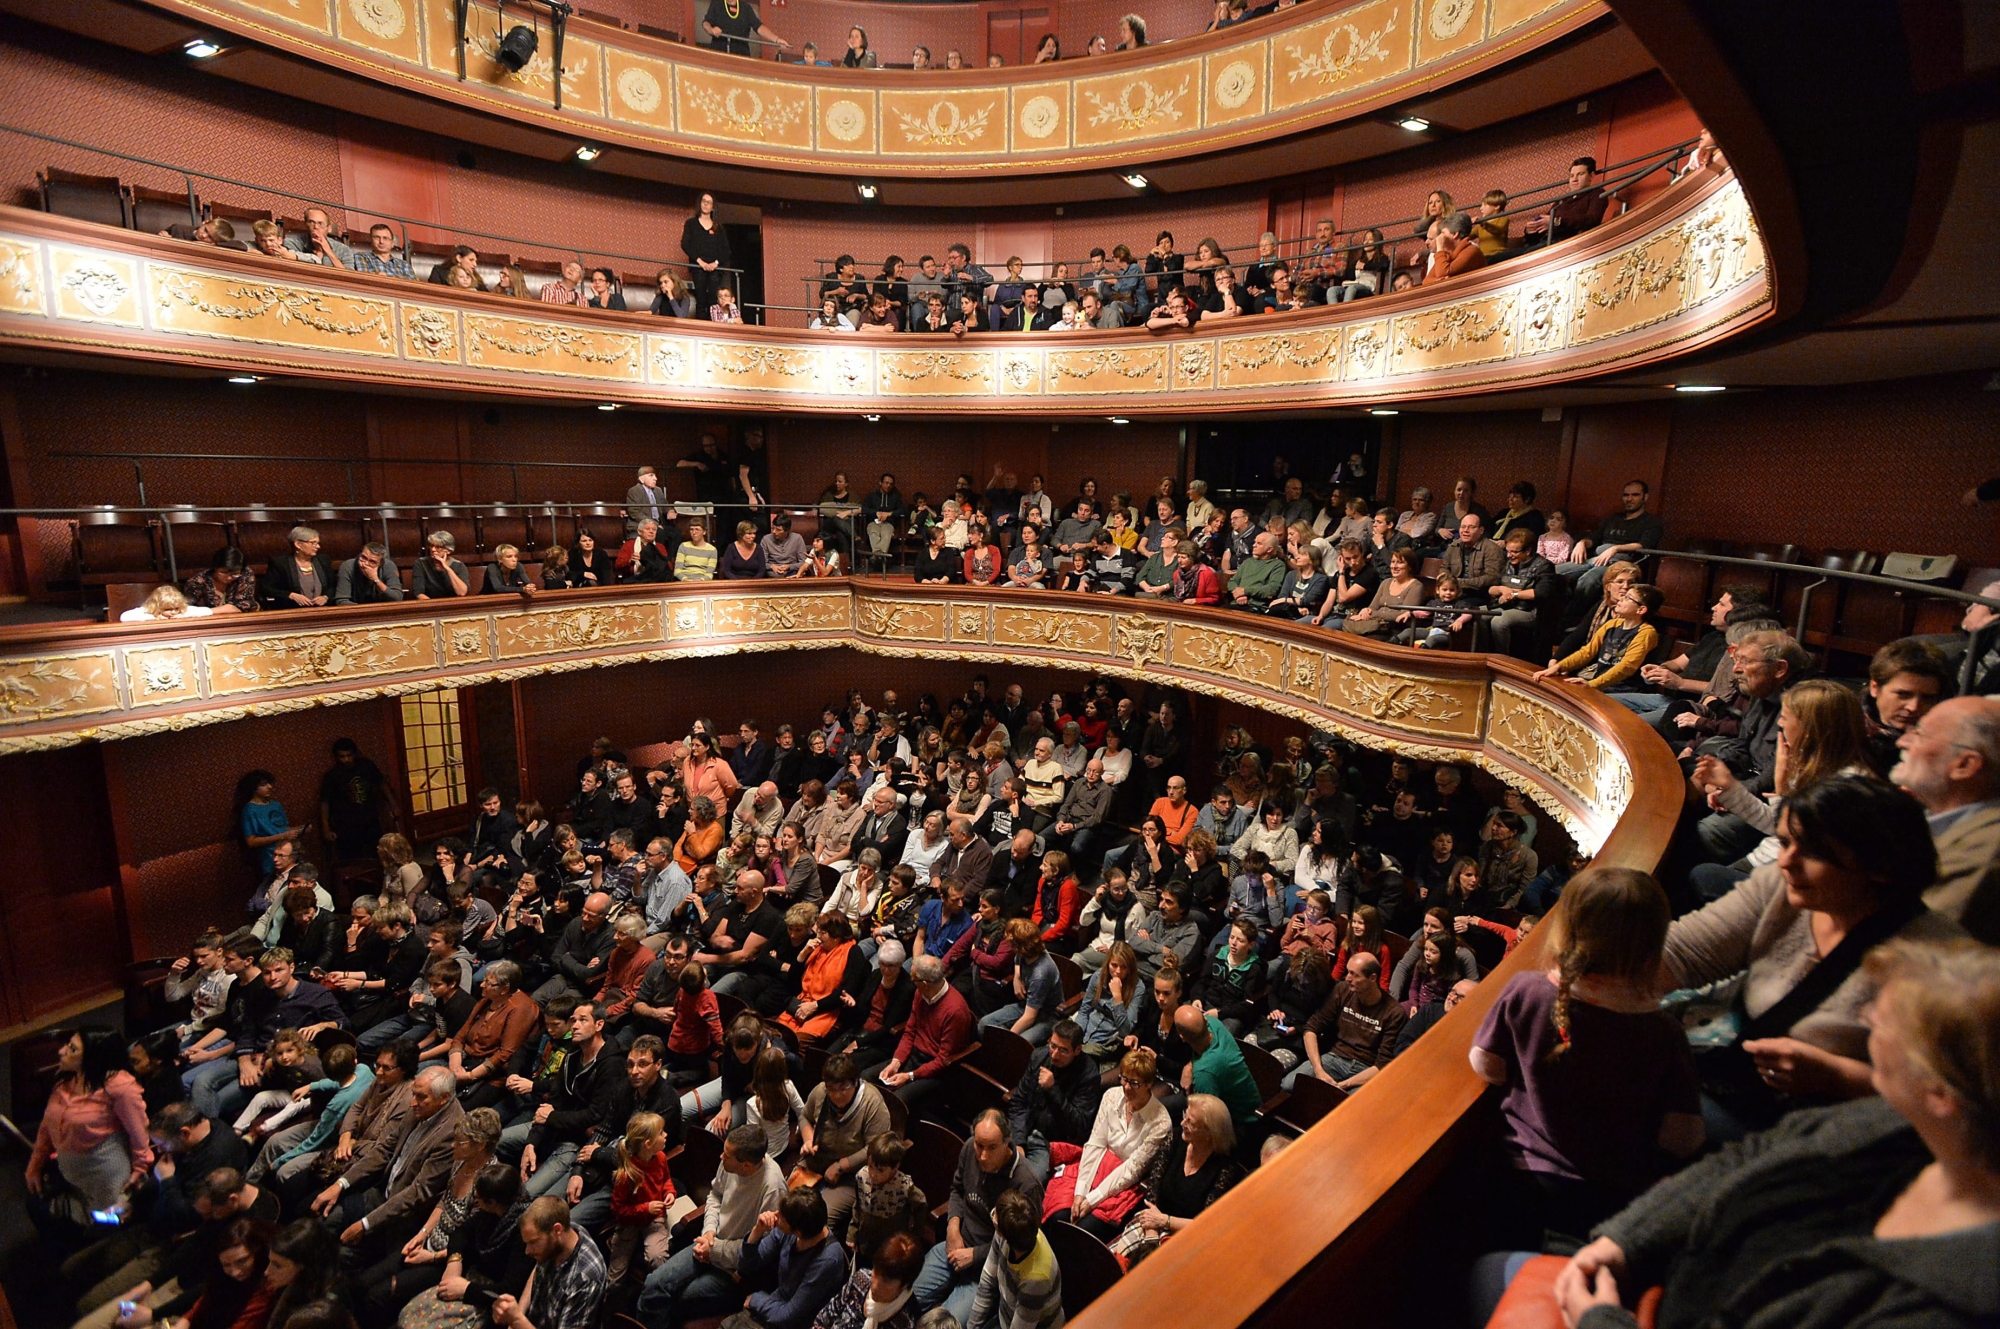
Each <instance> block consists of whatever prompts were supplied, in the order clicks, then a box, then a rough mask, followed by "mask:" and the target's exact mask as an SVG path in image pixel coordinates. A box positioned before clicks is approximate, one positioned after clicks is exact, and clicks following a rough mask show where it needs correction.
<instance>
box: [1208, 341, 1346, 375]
mask: <svg viewBox="0 0 2000 1329" xmlns="http://www.w3.org/2000/svg"><path fill="white" fill-rule="evenodd" d="M1221 346H1222V381H1221V386H1222V387H1225V388H1240V387H1264V386H1268V385H1270V384H1274V383H1325V382H1329V381H1331V380H1334V379H1337V378H1338V377H1339V376H1340V332H1339V330H1338V329H1330V330H1328V331H1325V332H1293V333H1277V334H1273V335H1270V336H1264V337H1234V338H1225V339H1223V341H1222V343H1221Z"/></svg>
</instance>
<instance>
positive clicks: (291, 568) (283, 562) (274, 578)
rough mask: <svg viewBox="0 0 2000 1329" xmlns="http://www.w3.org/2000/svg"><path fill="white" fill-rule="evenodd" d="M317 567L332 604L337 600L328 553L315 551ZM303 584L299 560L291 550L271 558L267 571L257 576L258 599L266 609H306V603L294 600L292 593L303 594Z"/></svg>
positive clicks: (322, 589) (321, 592) (326, 595)
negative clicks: (300, 603) (300, 581)
mask: <svg viewBox="0 0 2000 1329" xmlns="http://www.w3.org/2000/svg"><path fill="white" fill-rule="evenodd" d="M312 565H313V571H314V572H316V573H318V574H319V585H320V594H322V595H324V596H325V597H326V602H327V603H328V604H332V603H333V564H332V563H330V562H328V561H327V558H326V556H325V555H324V554H314V555H313V559H312ZM302 593H303V591H302V588H301V587H300V585H299V564H298V560H297V559H296V558H295V557H294V556H293V555H292V554H291V553H290V552H289V551H288V552H286V553H283V554H280V555H278V556H277V557H276V558H274V559H272V560H271V566H270V567H269V568H268V569H267V570H266V571H265V573H264V575H263V576H261V577H259V578H257V602H258V603H259V604H261V605H263V606H264V608H266V609H302V608H304V606H303V605H296V604H293V603H292V599H291V597H292V596H293V595H295V594H302Z"/></svg>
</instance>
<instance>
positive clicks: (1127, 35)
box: [702, 0, 1299, 71]
mask: <svg viewBox="0 0 2000 1329" xmlns="http://www.w3.org/2000/svg"><path fill="white" fill-rule="evenodd" d="M1298 3H1299V0H1265V2H1264V3H1262V4H1258V5H1255V6H1253V5H1251V4H1250V3H1249V0H1216V6H1215V16H1214V17H1213V18H1212V19H1211V20H1210V21H1209V24H1208V26H1207V27H1205V28H1203V29H1202V31H1203V32H1204V33H1208V32H1220V31H1222V30H1224V29H1226V28H1233V27H1235V26H1236V25H1238V24H1240V23H1247V22H1249V21H1251V20H1252V19H1259V18H1264V17H1266V16H1267V15H1271V14H1276V13H1281V12H1282V11H1284V10H1287V9H1290V8H1292V7H1293V6H1294V5H1296V4H1298ZM702 30H703V31H704V32H706V33H707V34H708V35H709V37H710V38H711V39H712V40H713V41H714V43H715V47H716V49H718V50H727V51H730V52H731V53H733V54H738V55H749V54H751V53H752V50H753V48H755V47H757V46H759V45H764V46H771V47H775V48H776V49H777V50H778V51H779V52H784V51H789V50H791V49H792V47H791V43H790V42H788V41H786V40H785V39H783V38H782V37H779V36H777V35H776V34H775V33H773V32H771V31H770V30H769V29H767V28H765V27H764V26H763V22H762V20H761V19H760V18H759V17H758V15H757V12H756V10H755V9H754V7H752V6H751V5H750V4H748V3H740V4H737V5H736V6H735V8H733V9H732V8H731V7H730V4H729V3H728V0H710V4H709V6H708V10H707V13H706V14H705V15H704V17H703V20H702ZM1161 40H1167V39H1162V38H1159V37H1156V36H1154V35H1153V33H1152V32H1151V30H1150V29H1149V27H1148V25H1147V23H1146V20H1145V19H1144V18H1142V17H1141V16H1140V15H1138V14H1125V15H1122V16H1121V17H1120V18H1119V20H1118V43H1117V45H1116V46H1113V45H1112V44H1111V43H1110V42H1109V41H1108V40H1107V39H1106V38H1105V37H1104V36H1103V35H1102V34H1093V35H1092V36H1091V38H1090V40H1089V41H1087V42H1086V43H1084V49H1083V54H1084V55H1085V56H1086V57H1089V56H1099V55H1104V54H1107V53H1108V52H1111V51H1114V50H1116V51H1136V50H1140V49H1142V48H1143V47H1146V46H1148V45H1152V44H1156V43H1158V42H1159V41H1161ZM1074 56H1075V52H1074V50H1072V52H1071V58H1074ZM1063 58H1064V56H1063V49H1062V39H1061V38H1060V37H1058V36H1057V35H1056V34H1055V33H1053V32H1049V33H1044V34H1043V35H1042V38H1041V40H1040V41H1038V42H1037V43H1036V44H1035V54H1034V56H1033V57H1032V58H1031V59H1030V61H1029V63H1030V64H1034V65H1048V64H1055V63H1056V62H1058V61H1060V60H1062V59H1063ZM893 59H894V57H890V61H891V62H890V63H887V64H885V63H884V60H883V57H882V55H881V53H880V52H878V51H876V50H875V49H874V48H873V47H872V46H871V45H870V44H869V41H868V30H867V29H866V28H863V27H861V26H859V25H856V26H853V27H850V28H848V30H847V37H846V40H845V42H844V43H843V44H842V48H841V52H840V54H839V55H838V56H836V57H834V58H833V59H826V58H824V57H822V56H821V54H820V47H819V43H818V42H811V41H809V42H806V43H805V44H804V45H803V46H801V47H799V55H798V63H799V64H802V65H808V66H818V67H821V68H834V67H838V68H843V69H883V68H887V69H913V70H936V69H942V70H947V71H957V70H962V69H965V68H967V67H968V66H967V65H966V62H965V54H964V52H962V51H960V50H958V49H957V48H956V47H948V48H946V50H945V53H944V56H943V58H942V59H939V58H938V57H937V56H936V55H935V53H934V52H933V51H932V50H931V48H930V47H929V46H927V45H925V44H923V43H921V42H919V43H917V44H916V45H914V46H912V47H911V49H910V59H909V63H908V64H906V65H899V64H895V63H893ZM1006 63H1007V61H1006V59H1005V58H1004V57H1002V56H1001V55H1000V54H999V53H998V52H993V53H991V54H989V55H988V56H987V57H986V67H987V68H988V69H1000V68H1003V67H1004V66H1005V65H1006Z"/></svg>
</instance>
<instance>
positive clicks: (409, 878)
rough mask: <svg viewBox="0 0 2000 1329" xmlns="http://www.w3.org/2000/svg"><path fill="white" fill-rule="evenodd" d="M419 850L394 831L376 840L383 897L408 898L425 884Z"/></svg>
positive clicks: (389, 898)
mask: <svg viewBox="0 0 2000 1329" xmlns="http://www.w3.org/2000/svg"><path fill="white" fill-rule="evenodd" d="M416 858H417V851H416V850H415V849H412V848H411V847H410V842H409V841H408V840H405V839H404V838H403V837H402V836H400V835H398V834H397V833H396V832H394V831H390V832H389V833H388V834H387V835H385V836H383V837H382V838H381V839H379V840H377V841H376V842H375V860H376V862H378V863H380V864H381V865H382V898H383V899H385V900H407V899H409V898H410V896H412V895H414V894H415V893H416V891H417V888H418V887H419V886H421V885H423V881H424V870H423V867H422V866H421V865H420V864H419V863H418V862H417V861H416Z"/></svg>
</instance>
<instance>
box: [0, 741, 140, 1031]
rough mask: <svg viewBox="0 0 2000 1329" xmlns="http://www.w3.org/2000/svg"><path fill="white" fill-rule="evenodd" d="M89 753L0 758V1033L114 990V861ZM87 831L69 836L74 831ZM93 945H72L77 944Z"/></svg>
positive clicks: (97, 772)
mask: <svg viewBox="0 0 2000 1329" xmlns="http://www.w3.org/2000/svg"><path fill="white" fill-rule="evenodd" d="M98 752H99V749H97V748H96V747H94V746H86V747H75V748H63V749H61V750H59V751H56V752H36V753H27V754H23V755H20V756H13V757H6V758H0V803H4V805H5V806H6V808H7V810H8V828H7V851H6V853H7V877H6V881H7V888H6V889H5V890H4V891H0V1028H4V1027H6V1026H10V1025H15V1024H20V1023H22V1022H24V1021H28V1020H33V1019H35V1018H37V1017H39V1016H42V1015H45V1014H47V1013H48V1012H51V1011H54V1010H56V1009H58V1008H59V1007H61V1006H64V1005H66V1004H67V1003H69V1002H73V1001H77V1000H79V999H81V998H84V997H87V996H89V995H91V994H92V993H99V992H109V991H112V990H115V989H116V987H117V985H118V983H119V975H120V973H121V965H122V963H123V956H122V955H121V954H120V952H119V948H118V945H117V935H118V929H117V925H116V922H115V920H114V918H113V915H112V909H113V905H112V886H113V883H115V882H116V881H117V879H118V855H117V852H116V849H115V847H114V846H113V843H112V837H111V814H110V806H109V803H108V801H107V799H106V796H105V787H104V771H103V767H102V766H101V765H100V763H99V760H98ZM83 827H89V828H91V833H90V834H83V835H79V834H78V831H79V829H80V828H83ZM86 938H88V939H92V941H93V944H90V945H80V944H79V942H80V940H82V939H86Z"/></svg>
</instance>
